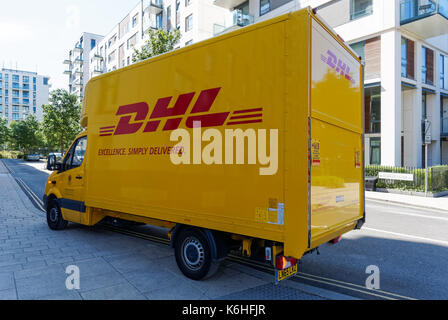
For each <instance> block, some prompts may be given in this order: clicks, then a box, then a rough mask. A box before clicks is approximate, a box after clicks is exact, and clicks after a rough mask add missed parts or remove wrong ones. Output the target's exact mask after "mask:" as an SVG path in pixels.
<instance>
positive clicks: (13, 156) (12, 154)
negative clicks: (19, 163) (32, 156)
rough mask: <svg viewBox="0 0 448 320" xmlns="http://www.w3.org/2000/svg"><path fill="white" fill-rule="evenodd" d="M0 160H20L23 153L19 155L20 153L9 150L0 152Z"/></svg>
mask: <svg viewBox="0 0 448 320" xmlns="http://www.w3.org/2000/svg"><path fill="white" fill-rule="evenodd" d="M0 158H4V159H21V158H23V153H21V152H20V151H10V150H5V151H0Z"/></svg>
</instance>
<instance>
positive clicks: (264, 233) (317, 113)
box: [44, 8, 365, 281]
mask: <svg viewBox="0 0 448 320" xmlns="http://www.w3.org/2000/svg"><path fill="white" fill-rule="evenodd" d="M81 124H82V126H83V127H84V128H85V131H84V132H82V133H81V134H79V135H78V136H77V138H76V139H75V141H74V142H73V144H72V145H71V147H70V148H69V150H68V151H67V153H66V155H65V157H64V158H63V160H62V162H61V163H55V162H54V160H55V159H54V158H52V157H50V158H49V163H48V167H49V169H51V170H54V172H53V173H52V174H51V175H50V177H49V178H48V183H47V185H46V189H45V196H44V202H45V207H46V210H47V221H48V225H49V227H50V228H51V229H63V228H64V227H65V226H66V225H67V221H71V222H75V223H79V224H83V225H88V226H91V225H94V224H96V223H98V222H99V221H101V220H102V219H103V218H105V217H113V218H118V219H124V220H130V221H135V222H140V223H145V224H152V225H156V226H164V227H166V228H168V229H169V237H170V241H171V244H172V246H173V247H174V250H175V257H176V261H177V264H178V266H179V268H180V270H181V271H182V272H183V273H184V274H185V275H186V276H187V277H190V278H192V279H202V278H204V277H206V276H208V275H210V274H212V273H213V272H214V271H215V270H216V267H217V265H218V264H219V262H220V261H221V260H222V259H224V258H225V257H226V256H227V254H228V252H229V251H230V250H232V252H234V250H236V249H240V251H241V253H242V254H243V255H245V256H253V255H255V254H256V253H257V252H262V254H261V255H262V256H264V259H265V260H266V261H267V263H272V265H273V266H274V267H275V268H276V277H277V281H278V280H282V279H283V278H286V277H287V276H289V275H290V274H293V273H294V272H296V270H297V264H296V263H297V260H298V259H300V258H301V257H302V256H303V255H304V254H305V253H308V252H311V251H313V249H315V248H317V247H318V246H320V245H322V244H324V243H327V242H331V241H333V242H337V240H339V238H340V236H341V235H342V234H344V233H346V232H348V231H350V230H353V229H357V228H358V229H359V228H360V227H361V226H362V224H363V222H364V221H365V211H364V182H363V181H364V180H363V66H362V64H361V62H360V60H359V58H358V57H357V56H356V55H355V54H354V53H353V52H352V51H351V50H350V48H349V47H348V46H347V45H346V44H345V43H344V42H343V41H342V40H341V39H340V38H339V37H338V36H337V35H336V34H334V33H333V32H332V31H331V30H330V28H328V27H327V26H326V25H325V24H324V23H323V22H322V21H321V20H320V19H319V18H318V17H317V16H316V15H315V14H314V13H313V11H312V10H311V9H310V8H307V9H303V10H300V11H297V12H293V13H288V14H285V15H282V16H279V17H276V18H273V19H270V20H268V21H265V22H261V23H257V24H254V25H251V26H247V27H245V28H242V29H239V30H237V31H234V32H230V33H227V34H223V35H221V36H218V37H214V38H212V39H209V40H206V41H203V42H200V43H197V44H193V45H190V46H187V47H184V48H181V49H177V50H174V51H172V52H169V53H166V54H163V55H159V56H156V57H153V58H151V59H148V60H145V61H142V62H139V63H136V64H134V65H131V66H128V67H125V68H121V69H119V70H116V71H113V72H109V73H107V74H104V75H100V76H97V77H95V78H93V79H92V80H90V81H89V82H88V84H87V88H86V92H85V97H84V101H83V110H82V119H81Z"/></svg>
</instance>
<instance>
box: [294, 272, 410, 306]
mask: <svg viewBox="0 0 448 320" xmlns="http://www.w3.org/2000/svg"><path fill="white" fill-rule="evenodd" d="M298 274H300V275H305V276H308V277H315V278H318V279H323V280H326V281H334V282H338V283H341V284H346V285H350V286H354V287H358V288H361V289H363V290H369V289H367V288H366V287H365V286H361V285H359V284H354V283H351V282H346V281H341V280H335V279H331V278H326V277H321V276H316V275H314V274H309V273H305V272H298ZM373 291H374V292H379V293H383V294H388V295H391V296H395V297H398V298H401V299H407V300H417V299H415V298H411V297H407V296H402V295H399V294H396V293H392V292H388V291H384V290H373ZM365 293H366V294H371V291H370V290H369V291H367V292H365Z"/></svg>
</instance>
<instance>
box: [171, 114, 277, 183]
mask: <svg viewBox="0 0 448 320" xmlns="http://www.w3.org/2000/svg"><path fill="white" fill-rule="evenodd" d="M268 131H269V138H268ZM170 140H171V141H177V142H178V143H177V144H176V145H175V146H174V148H177V149H179V150H182V152H179V153H171V154H170V158H171V162H172V163H173V164H176V165H179V164H202V163H204V164H207V165H212V164H215V165H222V164H226V165H228V164H234V163H235V164H259V165H260V168H259V174H260V175H274V174H276V173H277V170H278V129H269V130H268V129H258V130H255V129H251V128H249V129H246V130H244V131H243V130H242V129H225V131H224V137H223V135H222V133H221V131H220V130H218V129H212V128H211V129H206V130H204V131H203V132H202V129H201V122H200V121H194V122H193V137H191V136H190V133H189V131H188V130H186V129H176V130H173V131H172V132H171V135H170ZM246 141H247V154H246V152H245V150H246ZM203 142H208V143H207V144H206V145H205V146H202V143H203ZM268 148H269V153H268V152H267V151H268ZM246 158H247V162H246Z"/></svg>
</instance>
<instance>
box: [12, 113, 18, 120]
mask: <svg viewBox="0 0 448 320" xmlns="http://www.w3.org/2000/svg"><path fill="white" fill-rule="evenodd" d="M19 119H20V118H19V114H18V113H13V114H12V120H19Z"/></svg>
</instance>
